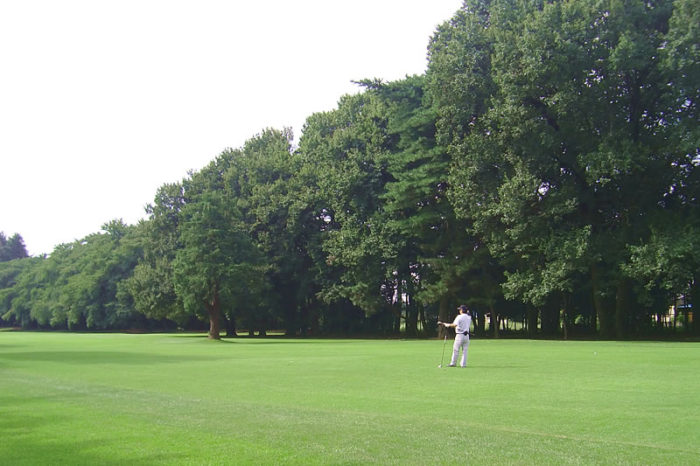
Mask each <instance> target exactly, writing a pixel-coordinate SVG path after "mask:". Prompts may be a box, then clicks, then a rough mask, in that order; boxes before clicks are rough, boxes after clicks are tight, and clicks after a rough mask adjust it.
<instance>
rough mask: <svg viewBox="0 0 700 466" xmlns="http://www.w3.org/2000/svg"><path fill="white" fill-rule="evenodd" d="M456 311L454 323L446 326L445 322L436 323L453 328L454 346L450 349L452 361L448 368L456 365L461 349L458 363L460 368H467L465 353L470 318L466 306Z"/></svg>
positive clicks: (467, 344)
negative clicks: (460, 357)
mask: <svg viewBox="0 0 700 466" xmlns="http://www.w3.org/2000/svg"><path fill="white" fill-rule="evenodd" d="M457 309H459V315H458V316H457V317H455V320H454V322H452V323H451V324H448V323H447V322H438V324H442V325H444V326H445V327H448V328H449V327H454V329H455V344H454V346H453V347H452V360H451V361H450V366H449V367H455V366H456V365H457V357H458V356H459V349H460V348H461V349H462V360H461V361H460V363H461V366H462V367H467V351H468V350H469V329H470V328H471V325H472V316H471V314H470V313H469V309H468V308H467V306H465V305H464V304H462V305H461V306H459V307H458V308H457Z"/></svg>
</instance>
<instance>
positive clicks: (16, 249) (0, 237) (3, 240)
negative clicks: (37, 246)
mask: <svg viewBox="0 0 700 466" xmlns="http://www.w3.org/2000/svg"><path fill="white" fill-rule="evenodd" d="M25 257H29V254H28V253H27V248H26V247H25V245H24V240H23V239H22V236H20V234H19V233H15V234H14V235H12V236H11V237H10V238H7V237H5V233H3V232H1V231H0V262H6V261H11V260H14V259H23V258H25Z"/></svg>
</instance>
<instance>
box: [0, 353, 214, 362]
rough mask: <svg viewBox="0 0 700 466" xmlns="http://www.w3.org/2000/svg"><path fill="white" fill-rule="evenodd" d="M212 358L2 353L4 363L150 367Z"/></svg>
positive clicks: (129, 354) (0, 357)
mask: <svg viewBox="0 0 700 466" xmlns="http://www.w3.org/2000/svg"><path fill="white" fill-rule="evenodd" d="M211 360H212V357H211V356H196V355H176V356H169V355H165V354H152V353H133V352H123V351H21V352H11V353H1V354H0V363H2V362H30V361H42V362H56V363H68V364H126V365H139V364H143V365H148V364H167V363H179V362H183V361H211Z"/></svg>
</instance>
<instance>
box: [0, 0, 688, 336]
mask: <svg viewBox="0 0 700 466" xmlns="http://www.w3.org/2000/svg"><path fill="white" fill-rule="evenodd" d="M698 24H700V2H699V1H698V0H675V1H673V0H665V1H622V0H598V1H583V0H561V1H546V2H545V1H542V0H519V1H516V0H492V1H488V0H466V1H465V2H464V5H463V7H462V8H461V9H460V10H459V11H458V12H456V14H455V15H454V17H453V18H451V19H450V20H449V21H447V22H445V23H444V24H443V25H441V26H440V27H439V28H438V29H437V31H436V32H435V34H434V36H433V37H432V38H431V40H430V43H429V54H428V57H429V66H428V70H427V72H426V73H425V75H423V76H411V77H406V79H404V80H400V81H396V82H390V83H385V82H381V81H379V80H367V81H362V82H360V83H358V85H359V86H361V92H359V93H358V94H357V95H351V96H344V97H342V98H341V99H340V101H339V103H338V106H337V108H336V109H334V110H332V111H328V112H323V113H318V114H314V115H311V116H310V117H309V118H308V119H307V121H306V124H305V126H304V128H303V134H302V136H301V138H300V139H299V145H298V147H296V148H294V147H293V138H292V135H291V132H290V131H289V130H283V131H279V130H274V129H267V130H265V131H263V132H262V133H261V134H259V135H256V136H255V137H253V138H251V139H250V140H249V141H247V142H246V143H245V144H244V146H243V147H241V148H239V149H235V150H227V151H225V152H224V153H222V154H221V155H220V156H218V157H217V158H216V159H215V160H213V161H212V162H211V164H209V165H208V166H207V167H204V168H202V169H201V170H200V171H197V172H194V173H190V174H189V175H188V176H187V177H186V178H184V179H183V180H182V182H181V183H176V184H168V185H164V186H162V187H161V188H160V189H159V191H158V194H157V196H156V198H155V200H154V202H153V204H152V205H150V206H149V207H148V214H149V218H148V220H146V221H144V222H142V223H141V224H139V225H136V226H128V225H124V224H123V223H121V222H119V221H115V222H112V223H111V224H109V225H105V227H104V232H105V233H103V234H95V235H91V236H89V237H88V238H85V240H83V241H80V242H76V243H74V244H68V245H60V246H58V247H57V248H56V250H55V251H54V252H53V254H51V255H50V256H49V257H46V258H24V259H18V257H22V256H13V257H10V258H11V259H18V260H11V261H6V262H3V263H0V290H1V291H0V316H1V317H2V319H3V321H4V322H5V323H8V324H10V325H19V326H22V327H33V326H34V327H35V326H39V327H53V328H68V329H82V328H88V329H112V328H126V327H138V328H156V327H162V326H163V325H169V324H167V323H168V322H171V323H174V324H177V325H180V326H189V325H191V324H192V321H193V319H195V318H201V319H204V320H206V321H208V322H209V331H210V336H211V337H212V338H218V336H219V332H220V330H221V329H222V328H224V327H225V328H226V330H227V333H228V334H231V335H232V334H235V333H236V331H237V329H240V328H243V329H247V330H248V331H250V332H254V331H258V332H260V333H265V332H266V331H268V330H271V329H283V330H285V331H286V333H288V334H296V335H298V334H302V335H303V334H319V333H327V334H328V333H335V334H338V333H342V334H351V333H378V334H398V333H401V332H403V333H404V334H405V335H407V336H415V335H419V334H421V332H423V333H429V332H432V331H434V322H435V320H436V319H437V318H440V319H442V320H447V319H449V318H451V317H452V315H451V314H452V313H453V311H452V309H453V308H454V305H455V304H456V303H458V302H464V303H467V304H470V305H471V307H472V308H473V309H474V311H475V321H476V325H477V328H478V329H479V330H480V331H484V330H485V329H486V328H488V329H489V331H490V332H492V333H493V334H495V335H497V334H498V332H499V329H501V328H506V325H505V323H506V322H511V323H512V322H518V323H520V324H521V327H519V328H523V329H524V330H525V331H526V332H527V333H528V334H529V335H530V336H535V335H537V334H544V335H561V334H563V335H564V336H568V334H569V333H571V332H577V333H585V334H598V335H600V336H602V337H605V338H624V337H628V336H638V335H643V334H648V333H650V332H653V331H655V330H656V329H655V326H656V327H658V325H659V324H661V323H663V322H664V318H663V317H662V316H663V315H665V314H666V312H667V310H668V308H669V306H671V305H678V306H677V310H678V311H679V312H685V314H680V315H681V317H684V320H682V322H681V323H683V324H684V328H685V329H686V330H688V331H695V332H697V331H698V330H700V325H695V326H693V325H692V321H691V313H690V312H688V310H689V309H692V304H693V302H694V301H695V302H697V301H700V298H698V296H700V285H699V283H698V281H699V279H700V277H699V272H700V240H699V239H698V233H697V232H698V231H700V230H699V227H700V215H698V212H699V210H698V194H699V188H700V182H699V179H698V165H700V125H698V100H699V98H700V95H699V94H700V86H699V84H700V65H699V64H700V45H699V44H700V37H698V36H699V32H698V28H697V25H698ZM0 239H2V249H1V250H0V252H2V254H5V252H4V251H5V250H6V249H7V247H6V244H9V243H10V242H9V241H7V240H6V239H5V237H4V235H3V236H2V237H1V238H0ZM25 256H26V251H25ZM3 257H4V256H3ZM676 315H679V314H676ZM487 317H488V324H487ZM174 324H173V325H174Z"/></svg>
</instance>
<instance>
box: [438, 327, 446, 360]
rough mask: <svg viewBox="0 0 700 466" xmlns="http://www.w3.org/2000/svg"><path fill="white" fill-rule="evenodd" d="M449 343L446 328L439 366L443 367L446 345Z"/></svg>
mask: <svg viewBox="0 0 700 466" xmlns="http://www.w3.org/2000/svg"><path fill="white" fill-rule="evenodd" d="M446 344H447V330H445V340H444V342H443V343H442V357H440V365H439V366H438V367H439V368H442V363H443V361H444V359H445V345H446Z"/></svg>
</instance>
